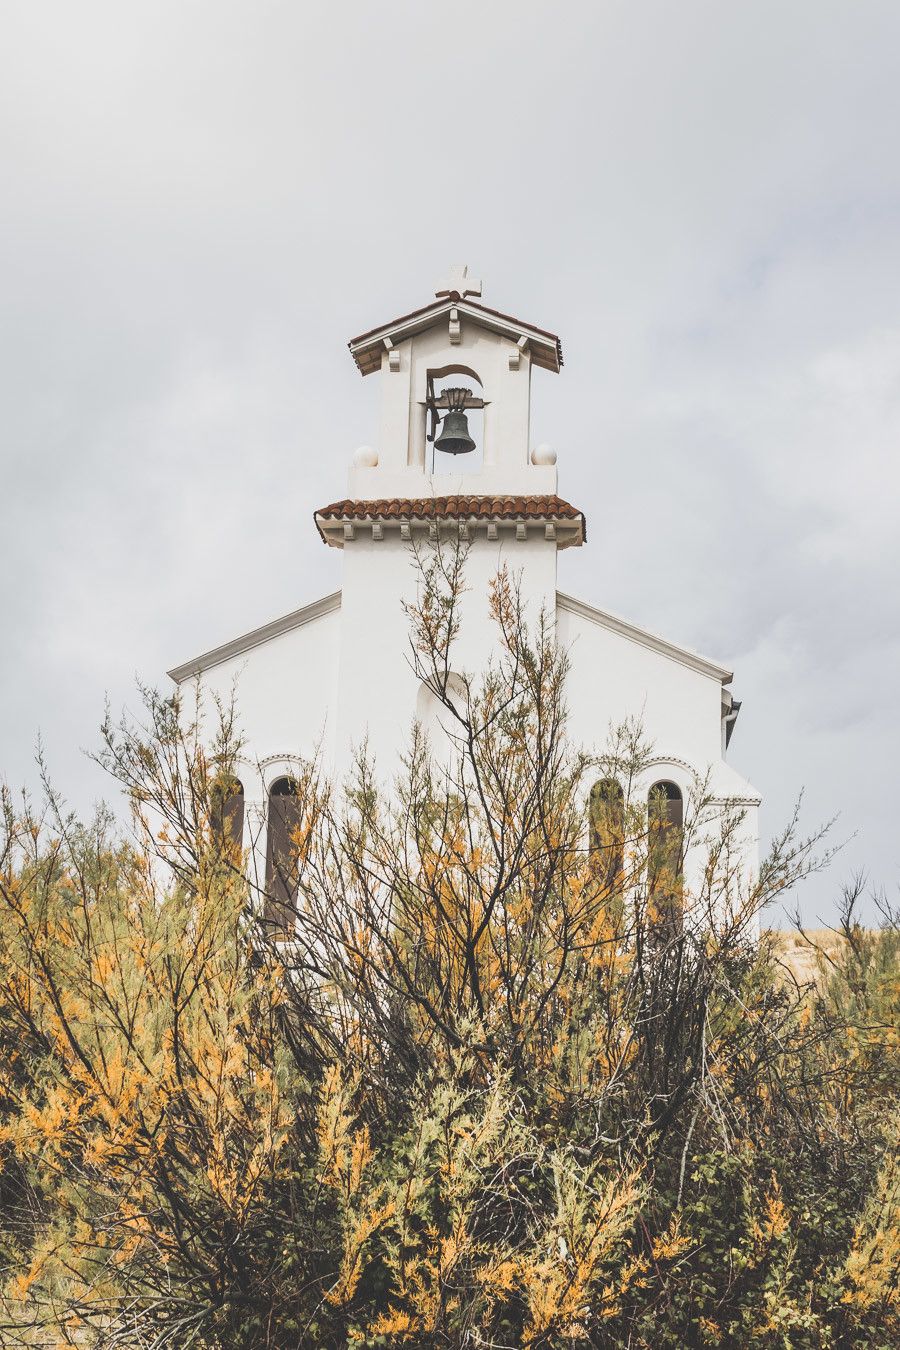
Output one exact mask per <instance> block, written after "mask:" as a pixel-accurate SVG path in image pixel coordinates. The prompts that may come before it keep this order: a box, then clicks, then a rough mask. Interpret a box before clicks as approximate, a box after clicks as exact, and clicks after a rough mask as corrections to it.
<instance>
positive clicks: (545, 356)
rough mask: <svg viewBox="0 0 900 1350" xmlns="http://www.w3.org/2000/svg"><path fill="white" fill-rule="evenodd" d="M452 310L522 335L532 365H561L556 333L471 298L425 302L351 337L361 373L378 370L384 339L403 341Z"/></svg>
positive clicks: (548, 367)
mask: <svg viewBox="0 0 900 1350" xmlns="http://www.w3.org/2000/svg"><path fill="white" fill-rule="evenodd" d="M451 309H456V310H457V311H458V312H459V313H461V314H463V315H467V316H468V317H469V318H471V319H473V320H474V321H475V322H476V323H480V324H481V325H482V326H483V327H485V328H489V329H491V330H492V331H494V332H499V333H501V334H502V335H503V336H506V337H510V338H512V337H515V339H516V341H518V340H519V338H521V337H525V338H527V339H528V343H529V347H530V350H531V357H532V361H533V362H534V364H535V365H538V366H542V367H543V368H544V369H545V370H552V371H553V372H554V373H557V372H558V371H559V369H560V367H561V366H562V363H563V357H562V344H561V342H560V339H559V338H558V337H557V335H556V334H555V333H551V332H549V331H547V330H546V329H543V328H536V327H535V325H534V324H530V323H525V322H524V321H523V320H521V319H516V318H514V317H513V316H512V315H511V314H502V313H501V312H500V310H497V309H489V308H488V307H487V306H486V305H478V304H475V302H474V301H472V300H439V301H436V302H435V303H434V304H433V305H425V306H424V307H423V308H422V309H416V310H413V311H412V312H411V313H409V314H403V315H401V316H400V317H399V318H397V319H392V320H391V321H390V322H389V323H386V324H381V325H379V327H378V328H373V329H371V330H370V331H369V332H368V333H360V335H359V336H358V337H355V338H351V339H350V341H349V343H348V344H347V345H348V347H349V348H350V354H351V355H352V357H353V359H354V361H355V362H356V365H357V367H358V369H359V371H360V374H362V375H371V374H373V373H374V372H375V371H376V370H380V369H381V358H382V353H383V351H384V342H385V339H386V338H389V339H390V341H391V342H392V343H394V344H395V345H396V344H397V343H398V342H405V341H406V340H407V339H408V338H411V337H415V336H416V334H417V333H422V332H424V331H425V330H426V329H427V328H432V327H434V326H435V324H437V323H438V321H439V320H440V319H441V318H442V316H443V315H445V314H448V315H449V313H450V310H451Z"/></svg>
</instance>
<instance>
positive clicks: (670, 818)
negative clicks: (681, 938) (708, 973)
mask: <svg viewBox="0 0 900 1350" xmlns="http://www.w3.org/2000/svg"><path fill="white" fill-rule="evenodd" d="M647 827H648V828H647V889H648V892H649V895H650V900H651V903H652V907H653V910H654V911H655V916H656V918H657V919H658V921H660V922H661V923H668V924H671V925H672V926H673V927H676V928H678V927H680V926H681V917H682V901H683V877H682V866H683V858H682V850H683V846H684V798H683V797H682V795H681V788H680V787H679V786H678V784H677V783H672V782H669V781H668V779H662V780H660V782H658V783H654V784H653V786H652V788H651V789H650V793H649V796H648V799H647Z"/></svg>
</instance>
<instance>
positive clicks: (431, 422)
mask: <svg viewBox="0 0 900 1350" xmlns="http://www.w3.org/2000/svg"><path fill="white" fill-rule="evenodd" d="M484 404H485V400H484V391H483V388H482V384H481V380H480V379H479V377H478V376H477V375H476V373H475V371H474V370H472V369H471V367H469V366H442V367H441V368H440V369H439V370H430V371H429V372H428V378H427V391H426V396H425V419H426V433H425V439H426V447H425V470H426V472H427V473H430V474H433V475H434V476H435V477H448V478H449V477H457V478H458V477H459V476H460V475H461V474H473V473H479V472H480V471H481V469H482V468H483V466H484Z"/></svg>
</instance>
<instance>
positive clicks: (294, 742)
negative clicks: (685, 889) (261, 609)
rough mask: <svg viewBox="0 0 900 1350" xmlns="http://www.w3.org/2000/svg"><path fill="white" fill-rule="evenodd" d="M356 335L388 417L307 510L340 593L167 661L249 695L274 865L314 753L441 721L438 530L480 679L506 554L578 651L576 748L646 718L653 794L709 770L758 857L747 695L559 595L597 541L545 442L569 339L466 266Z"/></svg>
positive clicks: (256, 833) (255, 768) (686, 794)
mask: <svg viewBox="0 0 900 1350" xmlns="http://www.w3.org/2000/svg"><path fill="white" fill-rule="evenodd" d="M349 346H350V354H351V356H352V358H353V360H354V361H355V362H356V365H357V367H358V369H359V371H360V373H361V374H362V375H363V376H365V377H369V376H375V377H377V378H378V379H379V380H380V382H381V416H380V425H379V428H378V432H377V438H376V439H375V442H374V446H373V447H371V448H370V447H362V448H361V449H359V450H357V451H356V453H355V455H353V457H352V462H351V465H350V470H349V480H348V484H347V495H346V496H345V497H343V498H341V499H339V500H336V501H334V502H331V503H330V504H328V505H324V506H322V507H320V508H319V509H318V510H316V511H315V512H314V515H313V520H312V521H311V522H310V528H311V529H316V530H317V531H318V533H319V535H320V536H321V538H322V540H323V543H324V544H325V545H327V546H328V547H329V548H335V549H340V550H342V553H343V577H342V585H341V589H340V590H339V591H335V592H334V593H333V594H331V595H325V596H323V597H322V598H321V599H319V600H316V601H315V602H314V603H313V604H310V605H306V606H304V607H303V608H302V609H298V610H295V611H294V612H293V613H291V614H286V615H284V617H283V618H280V619H275V620H274V621H272V622H270V623H266V624H264V625H263V626H262V627H261V628H256V629H254V630H253V631H252V632H250V633H245V634H243V635H242V636H239V637H235V638H233V639H232V640H231V641H228V642H225V643H223V645H222V646H220V647H216V648H215V649H214V650H213V651H209V652H205V653H203V654H202V655H200V656H197V657H195V658H194V659H193V660H190V661H186V662H184V663H183V664H182V665H179V666H176V667H175V669H173V670H171V671H170V672H169V674H170V676H171V678H172V679H173V680H174V681H175V683H176V685H177V686H178V687H179V689H181V690H182V691H183V692H184V693H185V694H189V693H190V692H191V686H192V684H193V682H200V684H201V686H202V688H203V689H204V690H208V691H211V692H213V693H215V694H218V695H219V696H221V697H223V698H225V699H226V700H227V699H228V698H229V697H230V696H231V694H232V691H235V693H236V701H237V708H238V712H239V720H240V725H241V729H242V732H243V734H244V737H245V743H246V748H245V750H244V755H243V759H242V761H241V764H240V766H239V769H238V772H239V775H240V779H241V798H240V803H239V805H240V811H239V812H238V814H237V815H235V816H234V820H235V823H236V827H237V828H238V829H240V830H242V831H243V834H242V837H243V840H244V843H245V845H246V846H248V847H250V848H252V849H253V850H254V852H255V853H256V855H257V862H258V867H259V872H260V873H262V871H263V869H264V868H265V870H266V874H267V876H268V878H269V882H270V884H272V885H276V886H277V878H274V879H273V869H276V868H277V860H278V854H279V848H280V847H283V840H282V844H281V845H279V841H278V838H277V835H278V833H279V830H282V831H283V829H284V807H285V806H286V805H287V803H286V802H285V796H286V795H288V796H289V795H290V792H291V784H292V775H293V774H295V773H296V771H297V764H298V763H299V761H300V760H301V759H303V758H311V757H313V756H315V755H318V756H319V757H320V758H321V759H322V761H323V763H324V766H325V767H326V768H327V769H330V770H331V771H333V772H334V773H336V774H338V775H339V774H341V772H342V771H344V770H345V769H346V768H347V767H348V765H349V763H350V761H351V758H352V755H353V752H354V749H355V748H356V747H359V746H360V745H361V744H362V743H363V742H364V741H366V742H367V744H368V749H369V752H370V754H371V755H372V756H373V757H374V760H375V764H376V769H378V770H380V771H381V772H383V774H384V776H385V778H388V777H389V776H390V775H391V774H392V773H393V772H394V770H395V768H396V765H397V759H398V753H399V752H400V750H401V749H402V748H403V747H405V746H406V745H407V744H408V740H409V735H410V729H411V725H412V721H413V718H414V717H416V716H419V717H422V716H423V715H427V712H428V707H427V705H428V691H427V690H424V689H423V688H422V687H421V686H420V685H419V683H418V680H417V678H416V676H415V675H414V673H413V671H412V670H411V668H410V665H409V661H408V653H409V645H408V620H407V617H406V615H405V613H404V610H403V605H402V602H403V601H404V600H407V601H408V600H411V599H412V598H413V595H414V592H415V586H416V571H415V568H414V567H413V565H412V562H411V555H410V544H411V541H413V540H419V541H421V540H427V538H428V537H429V536H430V537H431V538H432V539H434V538H435V536H436V533H437V532H438V531H459V532H461V533H462V535H463V537H464V538H466V539H467V540H468V547H469V554H468V562H467V569H466V584H467V587H468V590H467V592H466V594H465V596H464V597H463V605H462V623H461V630H460V636H459V640H458V644H457V654H456V664H457V665H458V666H459V668H460V670H461V671H464V672H470V673H473V674H477V673H478V672H479V671H480V670H482V669H483V668H484V666H485V664H486V662H487V659H488V657H489V655H490V653H491V650H492V644H494V643H496V641H497V637H496V630H495V628H494V625H493V624H492V622H491V620H490V619H489V617H488V611H487V589H488V584H489V581H490V579H491V578H492V577H493V576H495V575H496V573H497V571H498V569H499V567H500V565H501V564H503V563H506V564H507V565H508V568H509V570H510V572H511V573H513V574H517V575H518V576H519V577H520V578H521V588H522V593H523V595H524V597H525V599H526V602H527V605H528V608H529V610H530V612H531V614H532V616H536V615H537V613H538V611H539V609H540V607H541V606H543V607H544V608H545V609H546V611H547V612H548V613H549V614H551V615H555V620H556V637H557V640H558V642H560V643H562V644H564V645H565V647H566V648H567V649H568V650H569V652H570V658H571V673H570V676H569V680H568V684H567V695H566V696H567V703H568V707H569V728H570V734H571V736H572V739H573V741H574V743H575V744H577V745H580V746H583V747H585V748H587V749H590V748H595V749H597V750H602V748H603V746H604V743H605V741H606V737H607V733H608V729H609V727H610V725H611V724H618V723H620V722H622V721H623V720H624V719H626V718H627V717H633V718H637V719H639V720H640V722H641V723H642V726H643V731H644V734H645V736H646V738H647V739H648V740H649V741H650V742H651V743H652V745H653V747H654V749H653V760H652V763H651V764H650V765H649V766H648V768H647V771H646V782H644V783H640V784H638V789H637V790H638V791H639V792H643V793H644V794H649V793H650V792H651V790H652V789H653V788H654V787H657V791H661V792H663V793H664V795H665V796H666V798H667V799H668V800H669V803H670V811H671V812H672V815H673V819H674V820H677V819H679V817H680V813H681V811H682V810H683V809H684V804H685V803H687V802H689V799H690V795H691V793H692V792H694V791H696V784H697V782H698V781H701V780H703V781H705V783H706V791H707V794H708V796H709V797H710V798H711V799H712V800H713V801H714V802H718V803H722V804H729V803H734V804H736V805H738V806H739V807H740V808H741V810H742V813H743V814H742V823H741V827H740V829H741V835H742V842H743V849H744V851H745V856H746V858H747V864H748V867H750V868H752V867H753V865H754V862H755V858H756V854H757V809H758V806H759V796H758V794H757V793H756V792H755V791H754V789H753V788H752V787H751V786H750V785H749V783H747V782H746V781H745V780H744V779H743V778H741V777H740V775H739V774H738V773H736V772H735V770H734V769H732V768H731V767H730V765H729V764H728V763H727V762H726V760H725V754H726V749H727V746H728V742H729V739H730V735H731V731H732V729H733V726H734V721H735V718H736V716H737V711H738V708H739V706H740V705H739V704H738V703H737V702H736V701H735V700H734V699H733V697H732V694H731V691H730V688H729V686H730V684H731V680H732V673H731V671H730V670H728V669H727V668H726V667H725V666H722V665H720V664H718V662H716V661H712V660H709V659H708V658H706V657H703V656H699V655H698V654H697V653H695V652H693V651H690V650H688V649H687V648H685V647H681V646H678V645H677V644H676V643H674V642H672V641H670V640H669V639H667V638H663V637H659V636H657V635H656V634H655V633H650V632H647V631H646V630H644V629H642V628H639V627H637V626H636V625H635V624H632V623H629V622H628V621H626V620H625V619H622V618H619V617H617V616H615V615H613V614H609V613H606V612H605V611H604V610H600V609H596V608H594V606H592V605H589V604H586V603H584V602H583V601H581V600H578V599H576V598H574V597H573V596H570V595H565V594H563V593H562V592H561V591H559V590H558V589H557V555H558V553H559V550H560V549H564V548H583V547H589V544H588V532H587V522H586V517H585V514H584V513H583V512H582V511H581V510H580V509H579V508H577V507H575V506H573V505H570V504H569V502H567V501H565V500H564V499H563V498H561V497H560V496H558V495H557V466H556V455H555V453H554V452H553V451H552V450H550V449H549V447H547V446H538V447H533V446H532V444H531V435H530V420H531V419H530V404H531V383H532V375H533V373H534V371H535V370H539V371H549V372H551V373H553V374H556V373H558V372H559V370H560V367H561V365H562V349H561V344H560V340H559V338H558V337H556V335H555V334H553V333H550V332H547V331H545V330H544V329H542V328H537V327H535V326H534V325H533V324H531V323H526V322H525V321H524V320H522V319H516V318H513V317H512V316H510V315H508V314H503V313H500V312H499V311H497V310H495V309H490V308H488V307H487V306H486V305H484V304H483V303H482V301H481V285H480V283H479V282H478V281H476V280H474V279H473V278H470V277H469V276H468V272H467V269H465V268H456V269H454V271H453V272H452V273H451V275H450V277H449V279H448V280H447V281H446V283H444V284H443V285H442V286H441V287H440V288H439V289H438V290H437V292H436V293H435V297H434V299H433V300H432V301H431V302H430V303H429V304H427V305H425V306H424V307H423V308H421V309H417V310H414V311H413V312H412V313H409V314H404V315H402V316H401V317H400V318H396V319H392V320H390V321H389V322H387V323H382V324H379V325H378V326H377V327H375V328H372V329H370V330H369V331H368V332H365V333H362V334H361V335H360V336H359V337H356V338H353V339H352V341H351V342H350V344H349ZM587 505H588V506H589V503H588V504H587ZM687 871H688V864H687V863H686V877H685V879H686V881H687V882H688V883H689V882H690V878H689V877H688V875H687Z"/></svg>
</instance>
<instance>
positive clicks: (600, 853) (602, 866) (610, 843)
mask: <svg viewBox="0 0 900 1350" xmlns="http://www.w3.org/2000/svg"><path fill="white" fill-rule="evenodd" d="M588 827H589V830H590V850H591V855H592V857H593V858H594V859H595V861H596V866H597V872H598V875H599V877H600V879H601V881H602V882H603V884H604V885H605V886H606V887H607V888H608V889H610V890H611V889H612V888H613V887H614V886H615V884H616V882H617V881H618V880H619V878H620V877H621V875H622V866H623V863H624V850H625V797H624V794H623V792H622V788H621V785H620V784H619V783H618V782H617V781H616V780H615V778H602V779H601V780H600V782H599V783H595V784H594V786H593V787H592V788H591V797H590V802H589V805H588Z"/></svg>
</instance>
